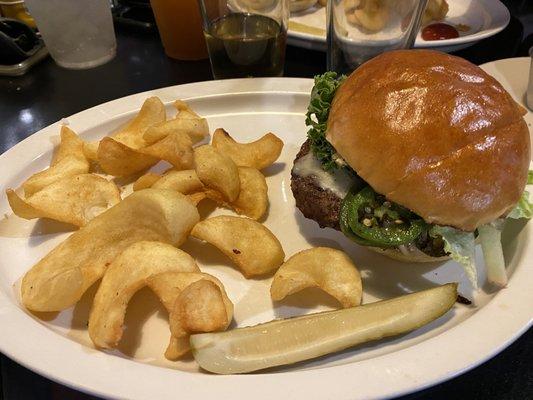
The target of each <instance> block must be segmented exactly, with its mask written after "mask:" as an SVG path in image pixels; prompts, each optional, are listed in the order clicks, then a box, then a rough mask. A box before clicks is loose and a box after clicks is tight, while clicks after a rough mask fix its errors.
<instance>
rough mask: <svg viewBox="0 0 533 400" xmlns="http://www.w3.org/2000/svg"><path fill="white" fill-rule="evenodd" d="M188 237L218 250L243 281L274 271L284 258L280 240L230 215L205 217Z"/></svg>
mask: <svg viewBox="0 0 533 400" xmlns="http://www.w3.org/2000/svg"><path fill="white" fill-rule="evenodd" d="M191 236H192V237H195V238H197V239H200V240H203V241H206V242H208V243H210V244H212V245H213V246H215V247H216V248H217V249H219V250H220V251H221V252H222V253H224V254H225V255H226V256H227V257H228V258H229V259H230V260H231V261H233V263H235V265H236V266H237V267H238V268H239V270H240V271H241V272H242V274H243V275H244V276H245V277H246V278H250V277H254V276H260V275H265V274H267V273H269V272H272V271H275V270H276V269H278V268H279V266H280V265H281V264H282V263H283V260H284V259H285V253H284V252H283V247H282V246H281V243H280V242H279V240H278V239H277V238H276V237H275V236H274V235H273V234H272V232H271V231H270V230H268V228H266V227H265V226H264V225H262V224H260V223H259V222H256V221H254V220H252V219H250V218H245V217H233V216H229V215H219V216H217V217H212V218H208V219H205V220H203V221H200V222H199V223H197V224H196V225H195V226H194V228H193V229H192V231H191Z"/></svg>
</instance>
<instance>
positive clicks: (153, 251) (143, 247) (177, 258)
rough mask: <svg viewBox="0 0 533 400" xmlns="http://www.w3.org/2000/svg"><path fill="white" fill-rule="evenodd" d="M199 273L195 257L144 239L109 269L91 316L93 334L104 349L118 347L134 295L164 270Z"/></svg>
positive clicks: (90, 330)
mask: <svg viewBox="0 0 533 400" xmlns="http://www.w3.org/2000/svg"><path fill="white" fill-rule="evenodd" d="M167 271H175V272H199V271H200V270H199V268H198V266H197V265H196V263H195V261H194V260H193V258H192V257H191V256H190V255H188V254H187V253H185V252H184V251H182V250H179V249H177V248H175V247H173V246H172V245H170V244H166V243H161V242H152V241H141V242H137V243H134V244H132V245H131V246H129V247H128V248H126V249H125V250H124V251H123V252H122V253H121V254H120V255H119V256H118V257H116V258H115V259H114V260H113V262H112V263H111V265H110V266H109V268H108V269H107V271H106V273H105V275H104V277H103V278H102V283H100V286H99V287H98V291H97V292H96V296H95V297H94V302H93V305H92V308H91V314H90V317H89V336H90V337H91V340H92V341H93V343H94V344H95V346H97V347H100V348H113V347H116V346H117V344H118V342H119V341H120V339H121V337H122V325H123V323H124V316H125V315H126V308H127V306H128V303H129V301H130V299H131V298H132V296H133V295H134V294H135V293H136V292H137V291H138V290H140V289H141V288H143V287H144V286H146V285H147V283H148V279H149V278H150V277H151V276H154V275H157V274H160V273H162V272H167Z"/></svg>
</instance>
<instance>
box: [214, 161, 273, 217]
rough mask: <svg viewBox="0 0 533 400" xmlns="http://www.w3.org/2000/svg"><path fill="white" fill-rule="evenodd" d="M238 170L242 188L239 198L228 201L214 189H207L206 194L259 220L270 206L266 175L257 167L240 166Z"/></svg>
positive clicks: (242, 213) (239, 212) (238, 211)
mask: <svg viewBox="0 0 533 400" xmlns="http://www.w3.org/2000/svg"><path fill="white" fill-rule="evenodd" d="M238 170H239V181H240V185H241V190H240V192H239V197H237V200H235V201H234V202H232V203H228V202H226V201H224V199H223V198H222V196H221V195H220V194H219V193H218V192H216V191H214V190H207V191H206V195H207V197H209V198H210V199H212V200H214V201H216V202H217V203H219V204H222V205H225V206H227V207H229V208H232V209H233V210H235V211H236V212H237V213H238V214H241V215H245V216H247V217H249V218H252V219H255V220H259V219H261V218H262V217H263V216H264V215H265V213H266V211H267V208H268V186H267V183H266V180H265V177H264V175H263V174H262V173H261V172H259V171H258V170H257V169H255V168H249V167H239V168H238Z"/></svg>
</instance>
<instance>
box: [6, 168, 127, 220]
mask: <svg viewBox="0 0 533 400" xmlns="http://www.w3.org/2000/svg"><path fill="white" fill-rule="evenodd" d="M6 194H7V199H8V201H9V205H10V206H11V209H12V210H13V212H14V213H15V214H16V215H18V216H19V217H21V218H25V219H33V218H50V219H54V220H56V221H61V222H66V223H68V224H73V225H77V226H83V225H85V224H86V223H87V222H89V221H90V220H91V219H93V218H94V217H96V216H97V215H99V214H101V213H102V212H104V211H105V210H107V209H108V208H109V207H111V206H114V205H115V204H117V203H118V202H119V201H120V191H119V190H118V187H117V186H116V185H115V184H114V183H113V182H110V181H108V180H107V179H104V178H102V177H100V176H97V175H93V174H82V175H75V176H69V177H66V178H62V179H60V180H58V181H55V182H54V183H52V184H51V185H48V186H46V187H45V188H43V189H41V190H40V191H38V192H37V193H35V194H34V195H32V196H30V197H28V198H26V199H22V198H20V197H19V196H18V195H17V194H16V193H15V191H13V190H12V189H8V190H7V191H6Z"/></svg>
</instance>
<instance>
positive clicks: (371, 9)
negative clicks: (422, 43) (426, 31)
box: [344, 0, 449, 32]
mask: <svg viewBox="0 0 533 400" xmlns="http://www.w3.org/2000/svg"><path fill="white" fill-rule="evenodd" d="M344 9H345V13H346V19H347V20H348V22H349V23H350V24H352V25H355V26H357V27H359V28H362V29H364V30H366V31H369V32H378V31H381V30H383V29H384V28H385V26H387V24H388V23H389V21H390V20H391V19H393V18H395V17H396V16H397V15H399V16H407V15H408V13H410V12H412V10H413V2H407V1H394V0H344ZM448 10H449V6H448V3H447V2H446V0H429V1H428V3H427V5H426V9H425V10H424V14H423V16H422V26H424V25H426V24H428V23H430V22H431V21H441V20H443V19H444V18H445V17H446V14H448Z"/></svg>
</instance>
